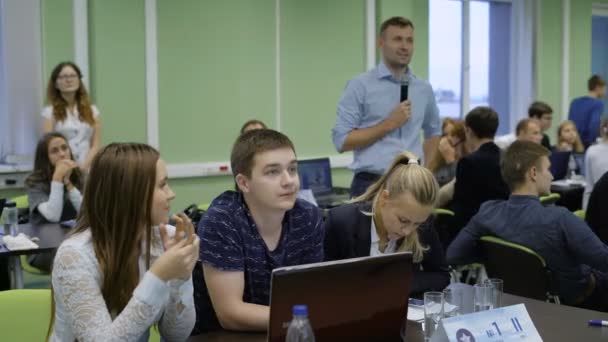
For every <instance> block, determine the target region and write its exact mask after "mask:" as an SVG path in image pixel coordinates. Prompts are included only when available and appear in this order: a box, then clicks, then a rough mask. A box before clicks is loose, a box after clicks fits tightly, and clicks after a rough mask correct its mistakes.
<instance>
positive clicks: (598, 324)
mask: <svg viewBox="0 0 608 342" xmlns="http://www.w3.org/2000/svg"><path fill="white" fill-rule="evenodd" d="M587 324H589V325H590V326H592V327H608V321H603V320H601V319H591V320H589V322H587Z"/></svg>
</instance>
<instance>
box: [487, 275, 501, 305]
mask: <svg viewBox="0 0 608 342" xmlns="http://www.w3.org/2000/svg"><path fill="white" fill-rule="evenodd" d="M485 282H486V284H490V285H492V287H494V291H493V298H492V304H493V306H494V308H499V307H501V306H502V292H503V281H502V279H498V278H490V279H486V281H485Z"/></svg>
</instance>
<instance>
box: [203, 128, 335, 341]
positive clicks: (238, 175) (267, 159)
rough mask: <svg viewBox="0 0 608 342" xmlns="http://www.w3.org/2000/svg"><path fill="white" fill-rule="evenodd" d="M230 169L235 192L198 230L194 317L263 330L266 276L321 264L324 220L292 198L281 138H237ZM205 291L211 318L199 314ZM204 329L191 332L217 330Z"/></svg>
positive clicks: (293, 186)
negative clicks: (199, 268) (198, 269)
mask: <svg viewBox="0 0 608 342" xmlns="http://www.w3.org/2000/svg"><path fill="white" fill-rule="evenodd" d="M230 163H231V167H232V174H233V175H234V179H235V182H236V184H237V187H238V190H237V191H226V192H224V193H223V194H221V195H219V196H218V197H216V198H215V199H214V200H213V202H212V203H211V206H210V207H209V210H208V211H207V212H206V213H205V215H204V216H203V217H202V219H201V221H200V222H199V224H198V235H199V236H200V238H201V246H202V247H201V251H200V258H199V260H200V261H201V262H202V268H203V273H204V281H205V283H206V286H205V287H199V286H197V285H195V294H194V296H195V305H196V307H197V316H198V317H203V318H204V319H209V317H212V318H210V319H209V320H210V321H213V320H214V319H215V316H216V315H217V320H218V322H219V325H221V327H223V328H225V329H229V330H254V331H255V330H257V331H264V330H266V329H267V327H268V320H269V318H270V311H269V308H268V305H269V300H270V276H271V273H272V270H273V269H275V268H278V267H283V266H293V265H300V264H308V263H313V262H319V261H323V235H324V234H323V226H322V217H323V216H322V213H321V211H320V209H319V208H317V207H315V206H314V205H312V204H310V203H308V202H306V201H304V200H301V199H297V198H296V197H297V194H298V190H299V188H300V181H299V179H298V162H297V159H296V154H295V149H294V147H293V144H292V142H291V141H290V140H289V138H288V137H287V136H285V135H284V134H282V133H279V132H276V131H273V130H270V129H256V130H252V131H249V132H245V133H243V134H242V135H241V136H239V137H238V139H237V140H236V142H235V144H234V146H233V148H232V153H231V156H230ZM193 280H194V279H193ZM199 280H201V281H202V279H197V280H194V281H195V282H197V281H199ZM205 292H208V297H209V298H210V300H211V303H212V305H213V307H212V309H213V310H212V311H213V312H202V311H204V310H206V309H210V308H209V307H208V306H206V303H205V301H206V299H207V293H205ZM208 323H209V322H201V321H200V319H199V322H197V326H196V327H195V329H196V330H197V331H199V332H200V331H201V330H203V329H204V330H212V329H214V328H219V327H218V326H215V327H213V326H211V324H208ZM202 326H204V328H202Z"/></svg>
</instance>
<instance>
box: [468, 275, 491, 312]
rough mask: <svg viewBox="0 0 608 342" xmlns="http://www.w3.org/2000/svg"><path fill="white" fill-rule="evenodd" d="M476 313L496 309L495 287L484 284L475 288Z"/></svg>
mask: <svg viewBox="0 0 608 342" xmlns="http://www.w3.org/2000/svg"><path fill="white" fill-rule="evenodd" d="M474 291H475V293H474V299H473V300H474V302H473V304H474V305H473V307H474V311H475V312H478V311H486V310H492V309H493V308H494V286H492V284H490V283H487V282H483V283H481V284H477V285H475V286H474Z"/></svg>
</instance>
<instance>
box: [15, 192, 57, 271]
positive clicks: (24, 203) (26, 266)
mask: <svg viewBox="0 0 608 342" xmlns="http://www.w3.org/2000/svg"><path fill="white" fill-rule="evenodd" d="M10 201H11V202H15V203H16V204H17V209H21V210H23V209H25V210H28V209H29V207H30V204H29V201H28V199H27V195H21V196H17V197H13V198H11V199H10ZM19 259H20V260H21V268H23V270H24V271H25V272H28V273H31V274H36V275H45V274H48V273H46V272H44V271H42V270H40V269H38V268H36V267H34V266H32V265H30V263H29V262H27V256H25V255H21V256H19Z"/></svg>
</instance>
